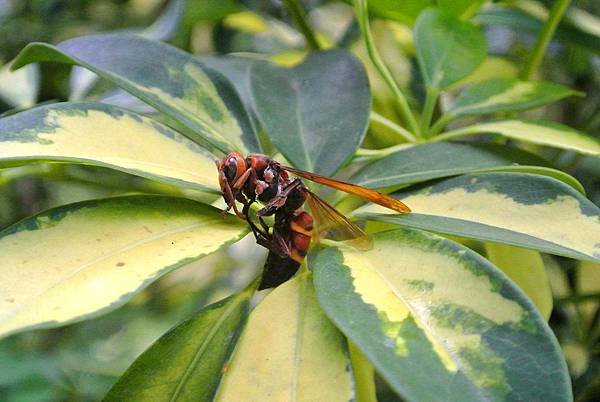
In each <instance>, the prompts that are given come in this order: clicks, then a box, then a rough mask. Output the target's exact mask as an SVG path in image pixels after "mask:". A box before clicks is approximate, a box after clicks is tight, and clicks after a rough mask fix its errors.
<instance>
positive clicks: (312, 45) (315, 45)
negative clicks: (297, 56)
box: [283, 0, 321, 50]
mask: <svg viewBox="0 0 600 402" xmlns="http://www.w3.org/2000/svg"><path fill="white" fill-rule="evenodd" d="M283 4H284V5H285V8H286V9H287V10H288V12H289V13H290V15H291V16H292V18H293V19H294V22H295V23H296V25H297V26H298V29H299V30H300V32H301V33H302V35H304V39H305V40H306V45H307V46H308V48H309V49H310V50H320V49H321V46H320V45H319V42H318V41H317V37H316V36H315V34H314V32H313V30H312V28H311V27H310V25H309V24H308V21H307V19H306V14H305V13H304V10H302V7H300V4H299V3H298V0H283Z"/></svg>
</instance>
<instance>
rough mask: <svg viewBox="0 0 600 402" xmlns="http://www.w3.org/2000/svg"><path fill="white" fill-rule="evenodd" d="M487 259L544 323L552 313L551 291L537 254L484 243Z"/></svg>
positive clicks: (516, 248)
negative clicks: (511, 283)
mask: <svg viewBox="0 0 600 402" xmlns="http://www.w3.org/2000/svg"><path fill="white" fill-rule="evenodd" d="M485 252H486V256H487V258H488V259H489V260H490V261H491V262H492V263H493V264H494V265H496V266H497V267H498V268H500V269H501V270H502V272H504V273H505V274H506V275H508V277H509V278H510V279H511V280H512V281H513V282H514V283H515V284H516V285H517V286H519V289H521V290H522V291H523V292H524V293H525V294H526V295H527V296H529V298H530V299H531V301H532V302H533V304H535V306H536V307H537V309H538V311H539V312H540V314H541V315H542V317H544V319H545V320H546V321H548V319H549V318H550V314H551V313H552V304H553V302H552V289H550V280H549V279H548V275H546V269H545V268H544V261H543V260H542V256H541V255H540V253H539V252H537V251H533V250H526V249H524V248H520V247H513V246H507V245H505V244H497V243H485Z"/></svg>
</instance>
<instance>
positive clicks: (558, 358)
mask: <svg viewBox="0 0 600 402" xmlns="http://www.w3.org/2000/svg"><path fill="white" fill-rule="evenodd" d="M373 241H374V247H373V248H372V249H371V250H369V251H366V252H365V251H357V250H354V249H350V248H347V249H338V248H327V249H325V250H324V251H322V252H320V253H319V254H318V256H317V258H316V261H315V262H314V282H315V286H316V289H317V296H318V298H319V302H320V304H321V306H322V307H323V309H324V310H325V312H326V313H327V315H328V316H329V317H330V318H331V319H332V320H333V321H334V322H335V324H336V325H337V326H338V328H340V330H341V331H342V332H343V333H344V334H345V335H346V336H347V337H348V338H350V340H352V342H353V343H355V344H356V345H357V346H358V347H359V348H360V349H361V350H362V352H363V353H364V354H365V355H366V356H367V357H368V358H369V359H370V360H371V362H372V363H373V364H374V366H375V367H376V369H377V370H378V371H379V373H380V374H381V375H382V376H383V377H384V378H385V379H386V381H387V382H388V384H390V386H391V387H392V388H393V389H394V390H395V391H396V392H398V393H399V394H400V395H401V396H402V397H403V398H405V399H406V400H410V401H437V400H440V401H484V400H485V401H516V400H544V401H567V400H570V399H569V398H570V397H571V387H570V381H569V377H568V372H567V367H566V364H565V361H564V358H563V356H562V354H561V352H560V348H559V346H558V343H557V341H556V339H555V338H554V335H553V334H552V332H551V330H550V329H549V328H548V326H547V325H546V323H545V322H544V320H543V319H542V317H540V315H539V313H538V312H537V310H536V309H535V307H534V306H533V305H532V304H531V302H530V301H529V299H527V297H526V296H525V295H524V294H523V293H522V292H521V291H520V290H519V289H518V288H517V287H516V286H515V285H514V284H513V283H512V282H511V281H510V280H509V279H508V278H507V277H506V276H505V275H504V274H502V273H501V272H500V271H499V270H498V269H497V268H495V267H494V266H493V265H492V264H490V263H489V262H488V261H487V260H485V259H484V258H482V257H481V256H479V255H478V254H476V253H475V252H473V251H471V250H469V249H467V248H465V247H463V246H461V245H459V244H457V243H454V242H451V241H449V240H446V239H443V238H440V237H438V236H434V235H431V234H426V233H424V232H421V231H416V230H394V231H389V232H383V233H377V234H375V235H374V236H373Z"/></svg>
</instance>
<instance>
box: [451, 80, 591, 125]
mask: <svg viewBox="0 0 600 402" xmlns="http://www.w3.org/2000/svg"><path fill="white" fill-rule="evenodd" d="M578 94H580V93H579V92H577V91H574V90H572V89H569V88H567V87H564V86H562V85H559V84H554V83H552V82H541V81H520V80H516V79H494V80H489V81H484V82H481V83H478V84H475V85H473V86H471V87H469V88H467V89H465V90H464V91H462V92H461V93H460V95H459V96H458V98H457V99H456V102H454V104H453V105H452V107H451V108H450V110H449V111H448V113H449V114H451V115H453V116H469V115H478V114H487V113H497V112H520V111H524V110H529V109H534V108H536V107H540V106H544V105H545V104H548V103H552V102H556V101H558V100H560V99H563V98H566V97H568V96H573V95H578Z"/></svg>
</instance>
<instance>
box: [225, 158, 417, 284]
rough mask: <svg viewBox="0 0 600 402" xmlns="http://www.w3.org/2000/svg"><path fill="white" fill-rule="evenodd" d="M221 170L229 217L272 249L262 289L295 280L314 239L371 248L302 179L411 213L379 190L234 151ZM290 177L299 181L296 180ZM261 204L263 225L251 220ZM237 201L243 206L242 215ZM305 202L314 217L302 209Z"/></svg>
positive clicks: (364, 237) (365, 238)
mask: <svg viewBox="0 0 600 402" xmlns="http://www.w3.org/2000/svg"><path fill="white" fill-rule="evenodd" d="M217 169H218V171H219V184H220V186H221V191H222V193H223V198H224V200H225V202H226V204H227V208H226V209H225V212H227V211H229V210H230V209H233V211H234V212H235V214H236V215H237V216H238V217H240V218H241V219H244V220H246V221H247V222H248V224H249V226H250V228H251V229H252V232H253V234H254V236H255V238H256V242H257V243H258V244H259V245H261V246H263V247H266V248H267V249H268V250H269V255H268V257H267V260H266V262H265V267H264V270H263V277H262V281H261V284H260V285H259V289H267V288H271V287H275V286H278V285H279V284H281V283H283V282H285V281H287V280H288V279H290V278H291V277H292V276H293V275H294V274H295V273H296V271H297V270H298V268H299V267H300V265H301V264H302V261H303V260H304V257H305V256H306V253H307V251H308V248H309V246H310V243H311V239H312V238H316V239H319V238H321V237H330V238H334V239H336V240H351V241H352V244H353V245H354V246H355V247H358V248H362V249H368V248H369V247H370V240H369V238H368V236H367V235H366V233H365V232H364V231H363V230H362V229H360V228H359V227H358V226H356V225H355V224H354V223H352V222H350V221H349V220H348V219H347V218H346V217H345V216H344V215H343V214H341V213H340V212H338V211H337V210H336V209H335V208H334V207H332V206H331V205H329V204H328V203H327V202H325V201H324V200H322V199H321V198H319V197H318V196H317V195H316V194H314V193H313V192H312V191H310V190H309V189H308V187H306V186H305V185H304V183H303V182H302V180H301V179H300V177H301V178H304V179H308V180H311V181H314V182H316V183H319V184H323V185H326V186H329V187H332V188H334V189H337V190H341V191H344V192H346V193H350V194H354V195H357V196H359V197H361V198H363V199H365V200H367V201H372V202H374V203H376V204H379V205H382V206H384V207H386V208H389V209H391V210H394V211H396V212H400V213H406V212H410V208H408V206H406V205H405V204H404V203H402V202H401V201H398V200H396V199H394V198H392V197H389V196H387V195H385V194H382V193H379V192H377V191H375V190H371V189H368V188H365V187H361V186H358V185H355V184H351V183H346V182H343V181H339V180H335V179H332V178H329V177H325V176H320V175H317V174H315V173H310V172H306V171H304V170H300V169H296V168H292V167H289V166H284V165H281V164H280V163H279V162H277V161H275V160H273V159H271V158H269V157H267V156H265V155H249V156H248V157H246V158H244V157H243V156H242V155H241V154H240V153H238V152H231V153H230V154H229V155H227V156H226V157H225V158H223V159H222V160H221V161H217ZM288 173H291V174H293V175H295V176H299V177H296V178H294V179H291V178H290V176H289V174H288ZM256 201H259V202H260V203H261V204H263V207H262V208H261V209H260V210H259V211H258V212H256V217H257V219H258V224H256V223H255V222H254V221H253V220H252V219H251V218H250V207H251V205H252V204H253V203H255V202H256ZM236 202H239V203H240V204H242V206H243V208H242V210H241V211H240V210H239V209H238V206H237V204H236ZM305 203H308V205H309V207H310V210H311V213H312V215H311V214H309V213H308V212H306V211H304V210H303V209H302V206H303V205H304V204H305ZM265 216H273V217H274V221H273V227H272V230H270V228H269V225H268V224H267V223H266V222H265V220H264V217H265Z"/></svg>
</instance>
